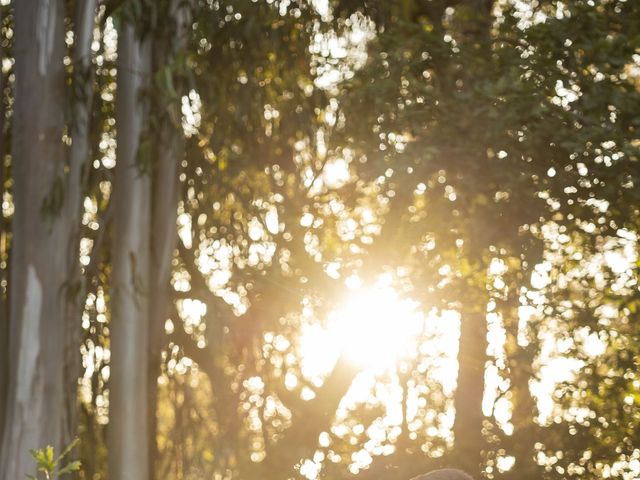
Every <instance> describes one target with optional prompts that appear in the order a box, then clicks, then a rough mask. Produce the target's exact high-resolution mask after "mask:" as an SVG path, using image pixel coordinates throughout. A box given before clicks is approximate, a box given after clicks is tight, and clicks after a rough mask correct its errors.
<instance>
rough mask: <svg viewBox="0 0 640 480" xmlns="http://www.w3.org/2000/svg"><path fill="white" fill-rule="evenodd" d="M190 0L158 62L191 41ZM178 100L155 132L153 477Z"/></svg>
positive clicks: (177, 14)
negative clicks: (189, 38) (174, 116)
mask: <svg viewBox="0 0 640 480" xmlns="http://www.w3.org/2000/svg"><path fill="white" fill-rule="evenodd" d="M188 7H189V5H188V2H184V1H182V0H172V1H171V3H170V4H169V8H170V12H168V13H169V14H168V15H167V19H170V21H172V22H173V26H174V28H175V36H174V37H173V38H172V39H171V42H170V45H171V47H169V48H163V47H161V46H160V44H159V43H157V44H156V45H154V48H155V50H156V52H155V60H156V62H157V63H158V64H159V65H158V66H159V67H161V66H164V65H166V64H167V63H170V62H171V61H172V60H173V57H175V55H176V53H178V52H179V51H180V50H182V49H184V48H185V47H186V44H187V41H188V36H187V35H188V31H189V28H188V27H189V23H190V21H191V16H190V14H189V8H188ZM175 103H176V104H174V105H156V110H157V111H158V113H159V115H160V116H161V120H160V125H159V128H158V131H157V132H155V134H156V135H157V138H158V141H157V142H156V144H157V146H158V148H157V152H158V154H157V159H156V163H155V164H154V170H153V189H152V190H153V203H152V205H153V206H152V224H151V233H152V234H151V256H152V262H151V270H150V274H151V277H150V285H151V291H150V296H151V298H152V299H153V301H152V302H151V305H150V307H149V358H148V369H149V370H148V375H149V376H148V379H147V382H148V388H147V391H148V406H149V412H148V416H149V424H148V436H149V478H150V479H154V478H155V473H156V472H155V470H156V469H155V466H156V462H157V457H158V445H157V438H156V437H157V430H158V428H157V425H158V419H157V404H158V376H159V375H160V370H161V362H162V349H163V346H164V343H163V338H164V324H165V322H166V320H167V318H169V316H170V312H172V311H173V308H172V305H171V302H172V299H173V297H172V295H171V292H170V290H171V272H172V264H171V262H172V260H173V254H174V251H175V248H176V241H177V227H176V220H177V210H178V189H179V181H178V167H179V164H180V162H181V161H182V158H183V156H184V133H183V131H182V126H181V125H180V124H179V123H178V120H177V118H171V116H170V115H169V114H168V110H169V109H170V108H174V109H175V110H176V111H180V103H179V99H176V100H175Z"/></svg>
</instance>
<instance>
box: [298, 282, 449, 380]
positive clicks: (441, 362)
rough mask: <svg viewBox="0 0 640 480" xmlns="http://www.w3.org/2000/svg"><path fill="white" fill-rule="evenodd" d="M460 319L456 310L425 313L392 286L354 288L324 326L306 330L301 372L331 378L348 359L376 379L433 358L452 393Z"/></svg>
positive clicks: (437, 374) (437, 373)
mask: <svg viewBox="0 0 640 480" xmlns="http://www.w3.org/2000/svg"><path fill="white" fill-rule="evenodd" d="M458 335H459V319H458V318H457V314H455V313H453V312H444V313H441V314H439V315H436V314H435V313H433V312H431V313H425V312H424V311H422V310H421V309H420V306H419V304H418V302H416V301H414V300H411V299H407V298H402V297H401V296H400V295H399V294H398V293H397V292H396V291H395V289H394V288H393V287H392V286H391V285H390V284H389V282H384V281H379V282H378V283H376V284H375V285H374V286H372V287H369V288H357V289H354V290H353V292H352V294H351V296H350V297H349V298H348V299H347V300H346V301H345V302H344V303H343V304H342V305H341V306H339V307H338V308H337V309H336V310H334V311H333V312H331V313H330V314H329V317H328V319H327V321H326V322H324V323H310V324H307V325H306V326H304V327H303V329H302V336H301V339H300V351H301V356H302V371H303V374H304V375H305V376H307V377H308V378H319V377H322V376H323V375H325V374H327V373H328V372H329V371H330V370H331V369H332V368H333V366H334V364H335V362H336V361H337V359H338V358H339V357H340V356H341V355H344V356H345V357H346V358H347V359H348V360H349V361H350V362H351V363H352V364H354V365H355V366H356V367H357V368H359V369H361V370H362V371H363V372H368V373H370V374H373V375H376V374H381V373H384V372H385V371H387V372H388V371H392V370H395V369H396V368H398V367H399V366H400V364H401V363H402V362H406V361H411V360H415V359H417V358H421V357H430V358H431V359H432V360H433V364H432V365H434V368H433V371H432V373H433V376H434V378H437V379H438V381H441V382H442V383H443V387H444V388H445V390H449V391H450V390H452V389H453V388H454V387H455V384H453V383H452V379H455V376H456V373H457V362H456V354H457V342H458Z"/></svg>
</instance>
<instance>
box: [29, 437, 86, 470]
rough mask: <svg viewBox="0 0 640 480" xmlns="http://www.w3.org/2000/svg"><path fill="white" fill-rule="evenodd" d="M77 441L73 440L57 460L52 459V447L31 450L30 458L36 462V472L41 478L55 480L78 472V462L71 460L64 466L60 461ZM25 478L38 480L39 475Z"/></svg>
mask: <svg viewBox="0 0 640 480" xmlns="http://www.w3.org/2000/svg"><path fill="white" fill-rule="evenodd" d="M79 441H80V440H79V439H77V438H76V439H75V440H73V441H72V442H71V443H70V444H69V445H67V447H66V448H65V449H64V450H63V451H62V453H61V454H60V455H58V457H57V458H54V455H55V454H54V451H53V447H52V446H50V445H49V446H47V447H46V448H41V449H36V450H31V451H30V453H31V456H32V457H33V459H34V460H35V461H36V464H37V466H38V472H41V473H42V476H44V478H46V479H47V480H51V479H57V478H60V477H62V476H63V475H66V474H69V473H73V472H77V471H79V470H80V465H81V464H80V461H79V460H72V461H70V462H67V463H65V464H63V463H62V461H63V460H64V459H65V457H67V456H68V455H69V454H70V453H71V451H72V450H73V449H74V448H75V447H76V446H77V445H78V442H79ZM27 478H31V479H33V480H36V479H37V478H39V474H36V475H27Z"/></svg>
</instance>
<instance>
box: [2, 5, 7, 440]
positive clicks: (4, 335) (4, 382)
mask: <svg viewBox="0 0 640 480" xmlns="http://www.w3.org/2000/svg"><path fill="white" fill-rule="evenodd" d="M1 23H2V15H0V24H1ZM2 53H3V55H2V57H0V60H2V58H4V56H5V55H4V52H2ZM5 87H6V75H4V74H3V73H1V72H0V200H1V199H2V198H4V192H5V187H6V182H7V177H8V176H7V168H6V165H5V156H6V153H7V152H6V142H5V116H6V112H7V110H6V101H5V96H4V91H5ZM8 235H9V222H8V221H7V219H6V218H4V214H3V213H1V212H0V261H7V259H8V253H9V249H8V244H7V242H8ZM8 273H9V268H8V266H5V268H3V269H2V270H1V271H0V281H2V282H7V281H8ZM4 285H5V286H4V287H2V286H0V444H1V443H2V432H4V412H5V409H6V402H7V394H8V391H7V389H8V386H9V368H8V367H9V302H8V296H7V295H8V292H7V283H4Z"/></svg>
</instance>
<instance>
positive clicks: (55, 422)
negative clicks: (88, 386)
mask: <svg viewBox="0 0 640 480" xmlns="http://www.w3.org/2000/svg"><path fill="white" fill-rule="evenodd" d="M64 4H65V2H64V1H63V0H21V1H18V2H15V4H14V5H15V10H14V15H15V16H14V19H15V49H14V52H15V62H16V63H15V76H16V77H15V78H16V80H15V103H14V107H13V108H14V114H13V115H14V117H13V122H14V123H13V152H12V153H13V156H12V171H13V185H14V187H13V193H14V196H13V199H14V206H15V214H14V217H13V223H12V234H13V236H12V247H11V249H12V250H11V259H10V262H11V266H10V268H11V272H10V278H9V283H10V297H9V303H10V325H9V338H10V340H9V342H10V343H9V365H8V366H9V382H8V383H9V389H8V396H7V399H6V411H5V412H4V414H5V428H4V432H3V437H2V447H1V448H0V451H1V456H0V478H3V479H20V478H24V476H25V474H26V473H31V471H32V470H33V460H32V458H31V456H30V454H29V449H33V448H40V447H44V446H46V445H52V446H53V447H54V448H56V449H59V448H60V445H61V440H62V436H63V431H64V426H63V423H64V389H65V381H64V345H65V340H66V339H65V332H66V317H65V296H66V295H68V293H69V292H68V289H67V287H68V285H67V283H66V280H67V269H66V268H67V258H68V255H69V229H70V226H71V224H72V222H73V219H72V218H69V217H67V214H66V210H65V208H64V206H65V203H66V200H67V198H66V197H67V192H68V187H69V180H70V179H69V176H68V174H67V172H66V168H65V166H66V165H65V163H66V161H65V160H66V159H65V149H64V145H63V143H62V135H63V131H64V111H65V109H64V107H65V103H64V102H65V91H64V90H65V71H64V64H63V56H64V54H65V43H64V37H65V31H64V11H63V10H64Z"/></svg>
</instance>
